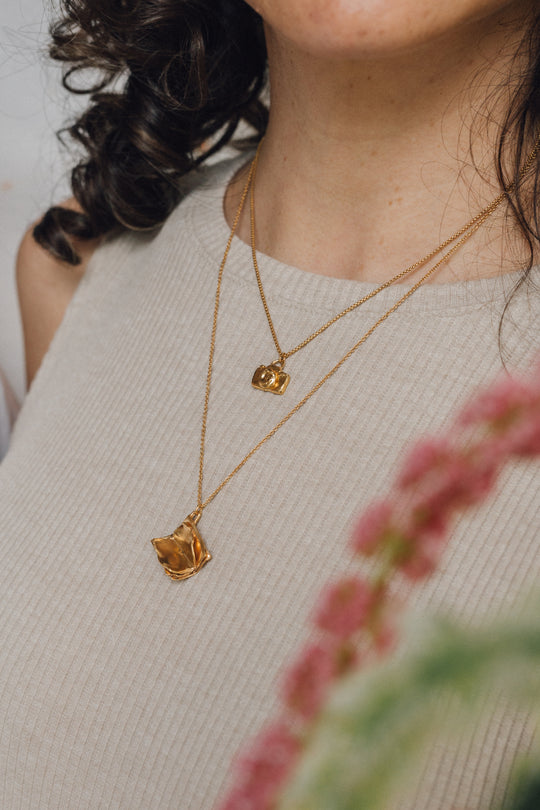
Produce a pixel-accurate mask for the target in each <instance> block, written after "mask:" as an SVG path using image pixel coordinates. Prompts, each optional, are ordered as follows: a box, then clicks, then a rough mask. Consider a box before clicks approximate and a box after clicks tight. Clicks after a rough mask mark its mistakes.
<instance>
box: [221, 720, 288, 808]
mask: <svg viewBox="0 0 540 810" xmlns="http://www.w3.org/2000/svg"><path fill="white" fill-rule="evenodd" d="M300 750H301V746H300V741H299V740H298V738H297V737H295V736H294V734H293V733H292V732H291V730H290V729H289V728H288V726H287V725H285V723H283V722H277V723H275V724H274V725H272V726H270V727H269V728H268V729H266V730H265V731H264V732H263V733H261V734H260V735H259V737H257V738H256V739H255V741H254V743H253V745H252V750H251V752H250V753H249V754H247V755H245V756H244V757H242V758H241V759H240V760H239V762H238V764H237V768H238V772H239V773H238V777H239V778H238V779H237V786H236V787H235V788H234V790H233V791H232V792H231V793H230V795H229V796H228V797H227V799H226V800H225V802H224V803H223V804H221V805H220V810H271V808H273V807H274V806H275V802H276V800H277V798H278V795H279V793H280V791H281V790H282V788H283V786H284V784H285V782H286V781H287V779H288V777H289V774H290V773H291V771H292V769H293V767H294V766H295V764H296V761H297V759H298V755H299V753H300Z"/></svg>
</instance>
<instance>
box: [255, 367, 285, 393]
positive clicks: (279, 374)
mask: <svg viewBox="0 0 540 810" xmlns="http://www.w3.org/2000/svg"><path fill="white" fill-rule="evenodd" d="M290 379H291V378H290V376H289V375H288V374H287V373H286V372H285V371H283V366H282V365H281V363H279V362H277V363H271V364H270V365H269V366H259V368H258V369H257V370H256V372H255V374H254V375H253V379H252V380H251V384H252V386H253V387H254V388H258V390H259V391H271V392H272V394H284V393H285V389H286V388H287V386H288V384H289V380H290Z"/></svg>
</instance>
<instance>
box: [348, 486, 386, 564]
mask: <svg viewBox="0 0 540 810" xmlns="http://www.w3.org/2000/svg"><path fill="white" fill-rule="evenodd" d="M392 511H393V510H392V504H391V502H390V501H389V500H381V501H375V502H374V503H372V504H371V505H370V506H368V508H367V509H366V510H365V512H363V514H362V515H361V516H360V519H359V520H358V521H357V523H356V525H355V527H354V529H353V531H352V536H351V546H352V548H353V551H355V552H356V553H357V554H362V555H363V556H365V557H369V556H371V555H373V554H375V553H377V552H378V551H379V550H380V549H381V548H382V547H383V545H384V541H385V539H386V535H387V533H388V531H390V530H391V522H392Z"/></svg>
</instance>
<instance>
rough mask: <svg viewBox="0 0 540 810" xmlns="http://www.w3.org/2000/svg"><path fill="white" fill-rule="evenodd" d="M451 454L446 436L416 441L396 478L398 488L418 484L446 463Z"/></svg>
mask: <svg viewBox="0 0 540 810" xmlns="http://www.w3.org/2000/svg"><path fill="white" fill-rule="evenodd" d="M451 454H452V447H451V445H450V442H449V441H448V439H446V438H442V439H435V438H428V439H424V440H423V441H420V442H418V443H417V444H415V445H414V447H413V448H412V450H410V451H409V454H408V455H407V456H406V458H405V461H404V463H403V466H402V468H401V472H400V473H399V476H398V480H397V486H398V488H399V489H405V488H407V487H410V486H411V485H413V484H418V482H420V481H421V480H422V478H424V476H426V475H427V474H429V473H431V472H433V471H435V470H437V469H438V468H440V467H441V466H443V465H444V464H446V463H447V461H448V459H449V457H451Z"/></svg>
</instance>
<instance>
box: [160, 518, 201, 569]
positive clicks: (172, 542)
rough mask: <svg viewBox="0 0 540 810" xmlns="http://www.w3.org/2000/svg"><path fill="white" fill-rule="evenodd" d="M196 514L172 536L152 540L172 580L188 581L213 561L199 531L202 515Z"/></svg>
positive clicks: (186, 520)
mask: <svg viewBox="0 0 540 810" xmlns="http://www.w3.org/2000/svg"><path fill="white" fill-rule="evenodd" d="M195 514H196V513H194V512H192V514H191V515H189V517H187V518H186V519H185V520H184V522H183V523H181V524H180V526H178V528H177V529H175V530H174V532H173V533H172V534H169V535H167V537H156V538H154V540H152V545H153V546H154V548H155V550H156V553H157V555H158V560H159V561H160V563H161V565H162V566H163V568H164V569H165V573H166V574H168V576H170V577H171V579H188V577H192V576H193V574H196V573H197V571H200V569H201V568H202V567H203V565H204V564H205V563H207V562H208V560H211V559H212V555H211V554H210V552H209V551H208V549H207V548H206V545H205V543H204V540H203V539H202V537H201V535H200V534H199V532H198V530H197V523H198V520H199V517H200V514H199V515H198V516H196V517H195Z"/></svg>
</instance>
